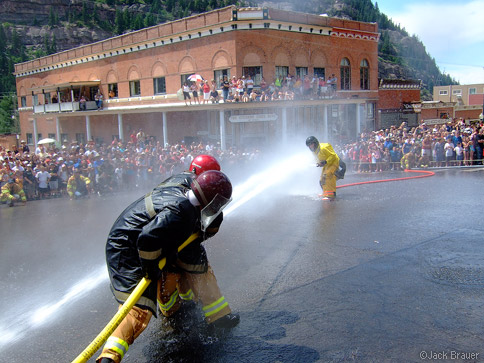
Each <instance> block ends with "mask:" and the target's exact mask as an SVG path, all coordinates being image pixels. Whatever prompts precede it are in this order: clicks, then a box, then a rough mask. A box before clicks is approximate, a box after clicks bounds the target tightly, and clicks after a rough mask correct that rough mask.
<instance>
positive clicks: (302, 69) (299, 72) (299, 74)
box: [296, 67, 308, 78]
mask: <svg viewBox="0 0 484 363" xmlns="http://www.w3.org/2000/svg"><path fill="white" fill-rule="evenodd" d="M306 74H308V67H296V77H299V78H304V76H305V75H306Z"/></svg>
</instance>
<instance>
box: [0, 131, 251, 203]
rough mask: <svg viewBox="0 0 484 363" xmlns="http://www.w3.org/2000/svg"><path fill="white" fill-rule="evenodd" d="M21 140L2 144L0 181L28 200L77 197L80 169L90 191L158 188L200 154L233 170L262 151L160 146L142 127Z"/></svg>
mask: <svg viewBox="0 0 484 363" xmlns="http://www.w3.org/2000/svg"><path fill="white" fill-rule="evenodd" d="M21 144H22V146H21V147H19V148H17V147H13V148H12V150H8V151H7V150H2V149H1V147H0V184H1V185H0V186H4V185H6V184H8V183H9V181H12V180H14V181H15V183H17V184H18V185H20V186H21V187H22V189H23V190H24V192H25V195H26V198H27V200H35V199H44V198H55V197H71V198H75V197H76V195H74V194H73V193H74V190H72V191H71V190H70V187H71V184H75V175H76V172H77V174H78V175H77V176H78V179H77V180H79V175H80V176H82V181H86V180H87V192H88V194H99V195H102V194H106V193H113V192H117V191H123V190H134V189H135V188H140V189H143V188H150V187H153V186H154V185H156V184H157V183H159V182H160V181H162V180H164V179H166V178H167V177H169V176H171V175H173V174H174V173H178V172H181V171H183V170H188V168H189V165H190V163H191V161H192V160H193V158H194V157H195V156H197V155H199V154H209V155H213V156H215V157H216V158H217V160H219V162H220V163H221V165H222V167H223V168H224V169H229V170H230V168H231V167H234V166H235V165H243V164H245V163H246V162H249V161H252V160H254V159H257V158H258V157H259V156H260V152H259V151H258V150H255V149H252V150H245V149H244V150H241V149H236V148H230V149H228V150H224V151H222V150H221V148H220V145H214V144H210V143H201V142H200V143H191V144H189V145H187V144H185V143H183V142H180V143H178V144H175V145H161V144H160V142H157V141H153V139H151V138H148V137H146V136H145V134H144V132H143V131H142V130H139V131H138V132H137V133H132V134H131V136H130V138H129V141H127V142H120V141H118V140H114V141H113V142H112V143H111V144H109V145H105V144H102V145H95V144H94V142H88V143H86V144H80V143H78V142H76V141H74V142H71V143H67V142H64V143H63V144H62V146H61V147H59V148H58V147H55V146H54V145H53V144H48V145H38V146H37V148H36V150H33V151H31V150H30V149H29V147H28V146H27V145H26V144H25V142H24V141H23V140H22V143H21ZM234 169H235V167H234ZM78 184H79V183H78ZM84 184H86V183H84Z"/></svg>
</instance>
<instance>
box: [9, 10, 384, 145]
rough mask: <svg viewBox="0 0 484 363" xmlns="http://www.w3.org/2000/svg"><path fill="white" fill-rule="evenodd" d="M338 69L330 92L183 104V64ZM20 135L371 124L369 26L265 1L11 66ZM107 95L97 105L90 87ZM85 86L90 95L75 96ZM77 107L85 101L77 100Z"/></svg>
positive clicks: (247, 140)
mask: <svg viewBox="0 0 484 363" xmlns="http://www.w3.org/2000/svg"><path fill="white" fill-rule="evenodd" d="M193 74H199V75H201V76H202V77H203V78H204V79H207V80H212V79H213V80H215V82H216V84H217V85H219V83H220V80H221V79H222V77H223V76H227V77H229V78H230V77H232V76H236V77H240V76H245V77H248V76H249V75H250V76H251V77H252V79H253V80H254V82H255V86H256V88H257V87H258V86H260V84H261V82H262V78H264V80H265V81H266V82H267V83H268V84H270V83H272V82H274V80H275V79H276V78H277V77H280V78H283V77H287V76H290V77H291V78H292V79H296V78H297V77H301V78H302V79H304V77H305V76H309V78H310V79H313V78H315V79H318V78H319V77H324V78H325V79H326V80H328V79H329V78H332V76H334V78H335V79H336V83H335V89H334V92H332V93H331V94H330V95H328V96H322V97H304V98H303V97H301V98H298V99H294V100H285V101H280V100H278V101H272V102H257V103H256V102H250V103H218V104H204V105H198V104H197V105H192V106H186V105H185V103H184V102H180V101H179V99H178V97H177V92H178V91H179V89H180V87H182V85H183V83H184V82H185V81H186V80H187V78H188V77H189V76H190V75H193ZM15 76H16V81H17V94H18V97H19V100H18V102H19V105H20V107H19V117H20V128H21V138H24V139H26V140H27V142H28V143H30V144H36V143H37V141H38V140H39V139H40V138H43V137H52V138H55V139H56V140H57V141H59V142H61V141H65V140H66V141H72V140H77V141H79V142H86V141H88V140H94V141H96V142H99V143H102V142H111V140H112V139H113V138H118V139H121V140H126V139H127V137H128V136H129V134H130V133H131V132H132V131H133V130H135V131H136V130H138V129H143V130H144V132H145V133H146V134H148V135H150V136H151V137H152V138H153V139H155V140H157V141H160V142H163V143H174V142H179V141H180V140H186V141H190V140H198V139H204V140H205V141H212V142H220V144H221V146H222V148H225V147H227V146H230V145H237V146H238V145H251V144H260V143H264V144H266V145H267V144H272V143H276V142H280V141H284V142H289V141H290V140H291V139H298V140H299V138H301V137H305V135H307V134H309V133H311V134H317V135H320V136H321V137H322V138H323V139H333V140H334V138H340V139H343V140H344V139H348V140H351V139H354V138H355V137H356V136H357V135H358V134H359V133H360V132H361V131H362V130H368V129H373V128H374V127H375V113H376V103H377V100H378V78H377V77H378V29H377V25H376V24H373V23H362V22H356V21H348V20H343V19H336V18H328V17H323V16H316V15H311V14H304V13H295V12H289V11H283V10H276V9H266V8H236V7H234V6H230V7H226V8H223V9H218V10H214V11H211V12H208V13H204V14H200V15H196V16H192V17H189V18H185V19H181V20H177V21H173V22H169V23H164V24H160V25H157V26H154V27H150V28H146V29H142V30H139V31H135V32H132V33H128V34H124V35H121V36H118V37H114V38H110V39H106V40H104V41H100V42H97V43H93V44H89V45H85V46H81V47H78V48H75V49H71V50H68V51H64V52H60V53H56V54H53V55H50V56H47V57H43V58H39V59H35V60H33V61H29V62H25V63H20V64H17V65H16V66H15ZM98 90H100V92H101V93H102V94H103V96H104V102H103V108H102V109H101V110H98V109H97V107H96V105H95V102H94V100H93V99H94V97H95V94H96V93H97V91H98ZM83 96H84V97H85V98H86V99H87V102H86V103H85V104H84V105H85V106H83V103H82V102H81V98H82V97H83ZM84 107H85V110H81V109H83V108H84Z"/></svg>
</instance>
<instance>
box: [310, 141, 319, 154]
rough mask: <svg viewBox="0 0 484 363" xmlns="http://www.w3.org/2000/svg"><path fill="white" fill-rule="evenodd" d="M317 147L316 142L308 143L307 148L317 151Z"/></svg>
mask: <svg viewBox="0 0 484 363" xmlns="http://www.w3.org/2000/svg"><path fill="white" fill-rule="evenodd" d="M318 149H319V145H318V144H316V143H312V144H309V150H311V151H312V152H315V151H319V150H318Z"/></svg>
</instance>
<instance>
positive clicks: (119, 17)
mask: <svg viewBox="0 0 484 363" xmlns="http://www.w3.org/2000/svg"><path fill="white" fill-rule="evenodd" d="M125 30H126V25H125V23H124V16H123V13H122V12H121V11H120V10H119V9H116V15H115V20H114V31H115V33H116V34H123V32H124V31H125Z"/></svg>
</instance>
